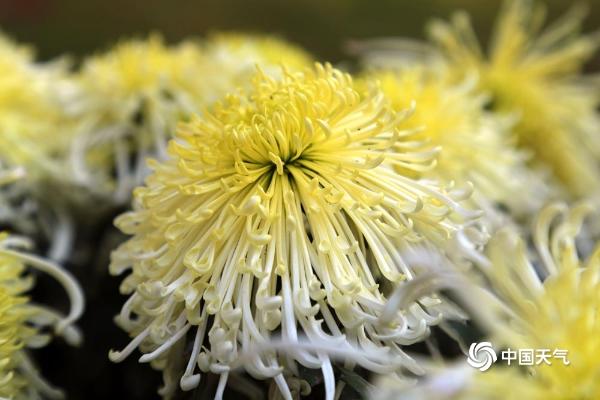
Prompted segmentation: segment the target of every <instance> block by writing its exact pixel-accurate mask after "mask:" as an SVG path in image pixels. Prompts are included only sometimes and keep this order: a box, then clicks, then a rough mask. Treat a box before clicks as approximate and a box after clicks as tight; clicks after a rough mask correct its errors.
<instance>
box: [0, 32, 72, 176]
mask: <svg viewBox="0 0 600 400" xmlns="http://www.w3.org/2000/svg"><path fill="white" fill-rule="evenodd" d="M65 74H66V72H65V69H64V68H63V64H61V63H54V64H47V65H44V64H39V63H36V62H35V59H34V55H33V51H32V50H31V49H30V48H29V47H25V46H20V45H18V44H16V43H13V42H12V41H11V40H10V39H8V38H6V37H4V36H0V162H2V163H4V164H6V165H9V166H23V167H25V168H26V169H27V171H28V174H30V175H33V176H34V177H40V175H41V176H42V179H45V178H46V177H47V176H48V175H52V174H55V175H56V176H58V175H60V172H59V171H60V170H59V166H58V165H56V162H55V161H56V159H57V158H58V157H59V155H60V154H65V153H66V150H67V149H68V141H69V135H68V132H62V131H60V130H59V129H57V127H58V126H60V122H61V121H62V118H63V117H62V114H61V107H60V105H61V104H60V101H59V99H60V96H59V91H60V88H59V87H58V84H59V83H60V82H61V81H62V80H63V79H65ZM52 176H54V175H52Z"/></svg>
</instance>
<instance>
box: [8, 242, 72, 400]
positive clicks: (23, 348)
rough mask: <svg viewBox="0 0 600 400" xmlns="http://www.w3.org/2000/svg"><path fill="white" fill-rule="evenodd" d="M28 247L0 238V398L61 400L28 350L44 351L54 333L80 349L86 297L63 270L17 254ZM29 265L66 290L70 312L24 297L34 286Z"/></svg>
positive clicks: (60, 393)
mask: <svg viewBox="0 0 600 400" xmlns="http://www.w3.org/2000/svg"><path fill="white" fill-rule="evenodd" d="M24 246H25V247H27V246H29V243H28V242H27V241H26V240H23V239H20V238H16V237H9V236H8V235H7V234H6V233H0V397H1V398H6V399H17V400H18V399H38V398H40V397H39V396H40V395H43V396H45V397H46V396H47V397H49V398H61V397H62V392H61V391H60V390H58V389H55V388H53V387H51V386H50V385H48V383H46V381H44V380H43V378H42V377H41V376H39V373H38V372H37V371H36V369H35V367H34V366H33V364H32V362H31V361H30V359H29V356H28V354H27V352H28V351H27V349H28V348H38V347H41V346H44V345H45V344H46V343H47V342H48V340H49V339H50V336H49V335H48V333H45V332H44V329H45V328H46V329H45V330H47V328H48V327H53V328H54V331H55V334H57V335H61V336H63V337H64V338H65V340H66V341H67V342H68V343H70V344H72V345H77V344H78V343H79V342H80V340H81V339H80V334H79V332H78V331H77V330H76V329H75V328H74V327H73V326H72V324H73V322H74V321H76V320H77V319H78V318H79V317H80V316H81V313H82V312H83V294H82V293H81V289H80V288H79V286H78V285H77V283H76V282H75V281H74V279H73V277H72V276H71V275H70V274H69V273H67V272H66V271H64V270H62V269H61V268H60V267H58V266H56V265H54V264H51V263H49V262H47V261H44V260H43V259H40V258H38V257H35V256H32V255H28V254H26V253H22V252H20V251H16V250H13V247H24ZM26 265H29V266H32V267H34V268H37V269H39V270H41V271H43V272H46V273H49V274H50V275H52V276H54V277H55V278H56V279H57V280H58V281H59V282H60V283H61V284H62V285H63V286H64V287H65V289H66V290H67V292H68V294H69V297H70V299H71V311H70V312H69V315H68V316H67V317H63V316H61V315H60V314H58V313H56V312H55V311H53V310H51V309H48V308H46V307H43V306H39V305H36V304H33V303H32V302H31V301H30V300H29V299H28V298H27V297H25V293H26V292H27V291H28V290H29V289H30V288H31V286H32V284H33V280H32V278H31V277H29V276H25V275H24V273H25V268H26Z"/></svg>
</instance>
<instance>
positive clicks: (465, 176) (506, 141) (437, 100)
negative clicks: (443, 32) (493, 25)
mask: <svg viewBox="0 0 600 400" xmlns="http://www.w3.org/2000/svg"><path fill="white" fill-rule="evenodd" d="M448 74H449V73H448V70H447V68H446V66H445V65H444V64H443V63H433V64H430V65H428V66H423V65H413V66H404V67H402V68H398V69H395V70H392V69H376V70H373V71H371V72H368V73H367V74H366V78H367V79H370V80H372V81H377V82H378V84H379V85H380V87H381V91H382V92H383V93H384V94H385V95H386V96H387V98H388V99H389V100H390V102H391V104H392V106H393V107H394V108H395V109H397V110H402V109H406V108H408V107H410V105H411V104H412V103H413V102H416V109H415V112H414V114H413V115H412V116H411V118H410V119H408V120H407V121H406V123H405V128H406V129H415V130H417V131H418V133H417V134H416V135H415V138H416V139H419V140H423V141H426V142H427V143H428V145H429V146H431V147H432V148H433V147H441V149H442V151H441V152H440V154H439V156H438V159H437V161H438V162H437V166H436V168H434V169H432V170H431V171H425V172H422V173H419V175H420V176H426V177H436V178H439V179H440V180H442V181H446V182H447V181H457V182H461V183H463V184H464V183H465V182H472V183H473V184H474V187H475V192H474V195H473V197H472V199H473V200H474V202H475V203H476V204H477V205H478V208H482V209H487V210H489V211H490V213H492V214H493V213H494V206H495V205H503V206H505V207H508V208H509V209H510V210H511V211H512V213H513V215H521V216H523V215H525V214H527V213H529V212H531V211H532V210H535V209H537V208H539V207H540V203H542V202H543V201H544V199H545V198H546V197H547V195H548V189H547V188H546V187H545V186H544V184H543V183H542V182H541V179H542V177H541V176H539V175H538V176H536V175H535V174H534V173H533V172H532V171H530V170H529V169H528V168H527V166H526V157H525V155H524V154H523V153H522V152H521V151H519V150H517V149H516V148H515V146H514V143H513V141H511V139H510V137H509V128H510V126H511V121H509V120H507V119H506V118H505V119H501V118H499V117H497V116H496V115H494V114H492V113H489V112H487V111H485V110H484V106H485V102H486V100H487V98H486V96H483V95H482V94H481V93H480V92H478V91H477V90H476V87H475V84H476V81H475V80H465V81H463V82H461V83H460V84H457V83H455V82H452V80H451V78H450V77H449V76H448Z"/></svg>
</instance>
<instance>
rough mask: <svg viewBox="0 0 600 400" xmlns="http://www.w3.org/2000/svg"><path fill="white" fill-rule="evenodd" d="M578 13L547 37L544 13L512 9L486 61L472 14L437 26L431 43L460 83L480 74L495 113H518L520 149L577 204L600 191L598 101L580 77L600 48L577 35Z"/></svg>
mask: <svg viewBox="0 0 600 400" xmlns="http://www.w3.org/2000/svg"><path fill="white" fill-rule="evenodd" d="M581 20H582V14H581V12H580V9H574V10H573V12H571V13H567V14H565V16H563V17H562V19H560V20H558V21H557V22H556V23H554V24H552V25H550V26H549V27H548V28H546V29H544V30H542V26H543V22H544V8H543V7H542V6H540V7H534V6H533V2H532V1H519V0H515V1H507V2H506V4H505V6H504V9H503V10H502V11H501V14H500V16H499V20H498V23H497V26H496V29H495V31H494V34H493V37H492V40H491V45H490V48H489V52H488V54H487V55H485V54H484V53H483V51H482V50H481V48H480V46H479V44H478V43H477V40H476V38H475V33H474V32H473V30H472V27H471V25H470V23H469V20H468V16H467V15H466V14H463V13H461V14H457V15H456V16H455V18H454V19H453V20H452V22H451V23H445V22H440V21H437V22H436V23H434V24H432V26H431V35H432V37H433V40H434V41H435V42H436V43H437V44H439V47H440V48H441V51H442V52H443V53H444V55H445V56H446V58H447V59H448V61H449V63H450V65H452V66H453V67H454V70H455V73H456V74H457V77H459V78H460V77H461V76H464V75H465V74H470V73H472V72H474V71H475V72H476V73H478V75H479V76H480V87H481V88H482V89H483V90H485V91H486V92H489V93H490V94H491V96H492V97H491V101H492V102H491V105H492V107H493V109H494V110H495V111H499V112H508V113H513V114H514V115H516V116H517V117H518V118H519V122H518V124H517V125H516V127H515V134H516V137H517V140H518V143H519V144H520V145H522V146H523V147H525V148H527V149H529V150H530V151H531V152H532V154H533V156H534V160H535V161H537V162H538V164H540V165H544V166H547V167H549V169H550V170H551V171H552V172H553V173H554V174H555V175H556V176H557V177H558V178H559V181H560V182H561V183H562V184H563V185H564V187H565V188H566V190H567V192H568V193H569V194H570V195H571V196H574V197H581V196H587V195H593V194H595V193H596V192H597V191H598V182H600V169H599V168H598V163H597V157H598V155H600V141H599V140H598V139H597V134H596V133H597V132H596V130H597V128H596V127H597V126H598V116H597V113H596V109H597V107H598V94H597V90H596V85H595V84H590V82H585V81H584V80H583V78H582V77H581V76H580V75H579V74H580V72H581V69H582V66H583V64H584V63H585V62H586V61H587V60H589V59H590V58H591V56H592V55H593V53H594V52H595V50H596V49H597V46H598V40H597V38H596V37H593V36H582V35H580V34H579V29H580V25H581Z"/></svg>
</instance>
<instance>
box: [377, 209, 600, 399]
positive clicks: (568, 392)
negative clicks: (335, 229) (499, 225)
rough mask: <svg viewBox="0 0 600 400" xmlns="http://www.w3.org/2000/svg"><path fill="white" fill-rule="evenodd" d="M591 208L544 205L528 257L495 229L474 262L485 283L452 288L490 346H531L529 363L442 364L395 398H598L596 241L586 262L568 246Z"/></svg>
mask: <svg viewBox="0 0 600 400" xmlns="http://www.w3.org/2000/svg"><path fill="white" fill-rule="evenodd" d="M591 209H592V208H591V207H590V206H588V205H585V204H584V205H580V206H577V207H575V208H573V209H572V210H568V209H567V207H566V206H564V205H561V204H555V205H552V206H549V207H547V208H545V209H544V210H543V211H542V212H541V213H540V215H539V218H538V222H537V225H536V227H535V229H534V244H535V247H536V250H537V254H536V257H535V258H532V257H531V256H530V255H529V254H528V251H527V245H526V244H525V243H524V242H523V241H522V240H521V239H519V238H518V237H517V236H516V235H515V234H514V233H513V232H511V231H508V230H507V231H502V232H500V233H498V234H497V236H495V237H494V238H492V240H491V241H490V242H489V244H488V248H487V250H486V257H485V258H483V259H482V260H481V262H480V267H481V269H482V271H483V272H484V274H485V277H486V280H485V282H487V284H483V283H477V284H473V283H470V284H464V285H462V284H458V285H456V286H455V288H457V290H458V291H462V293H461V298H462V299H463V300H464V302H465V303H466V305H467V307H468V308H469V309H471V310H472V311H473V312H474V313H476V314H477V318H475V321H478V322H480V323H481V326H482V327H484V328H485V329H486V330H487V331H488V333H489V335H490V339H489V341H490V342H491V343H492V344H493V345H494V347H496V348H498V349H506V348H509V349H512V350H513V351H518V350H519V349H525V350H527V349H531V350H533V351H535V352H536V353H534V356H533V361H532V362H533V365H531V366H529V367H523V366H519V364H518V362H517V361H516V360H515V361H513V363H512V365H511V366H507V365H506V361H500V360H498V362H497V363H496V364H495V365H493V364H492V366H491V368H490V369H489V370H487V371H485V372H480V371H478V370H477V369H474V368H472V367H468V366H466V360H464V361H463V360H461V362H462V365H457V366H455V367H453V368H448V367H447V369H445V370H444V369H442V370H441V371H439V372H438V373H437V374H434V375H433V376H431V377H430V379H429V380H425V382H424V384H423V385H422V386H417V387H416V388H412V389H408V390H407V391H404V392H403V393H402V396H403V398H404V397H406V398H409V399H433V398H435V399H453V400H462V399H465V400H471V399H473V400H475V399H477V400H494V399H508V400H511V399H514V400H517V399H519V400H520V399H531V400H548V399H556V400H565V399H590V400H591V399H597V398H600V380H599V378H600V367H599V366H598V358H599V357H600V337H599V336H598V332H599V331H600V315H599V314H598V310H599V309H600V246H597V247H596V249H595V250H594V251H593V252H592V253H591V254H590V255H589V257H587V258H586V259H583V258H582V257H581V256H580V255H579V250H578V249H577V246H576V239H577V235H578V233H579V231H580V229H581V224H582V220H583V218H584V217H585V216H586V214H588V213H589V212H590V211H591ZM463 283H466V282H463ZM481 285H485V286H483V287H484V288H485V289H486V291H481V287H482V286H481ZM442 286H443V284H442ZM487 290H490V292H488V291H487ZM490 293H493V296H491V297H490ZM486 340H488V339H486ZM557 349H558V350H564V351H566V354H564V356H565V359H564V360H563V359H562V358H560V357H555V356H554V351H555V350H557ZM540 350H544V351H546V355H547V356H548V358H546V361H544V360H540V359H539V358H538V357H539V356H538V355H537V354H538V351H540ZM498 363H502V364H504V365H498ZM459 364H460V363H459ZM507 387H510V390H506V388H507ZM388 394H389V395H390V397H389V398H397V396H399V393H398V392H394V391H391V392H390V393H388ZM378 398H383V397H378Z"/></svg>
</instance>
